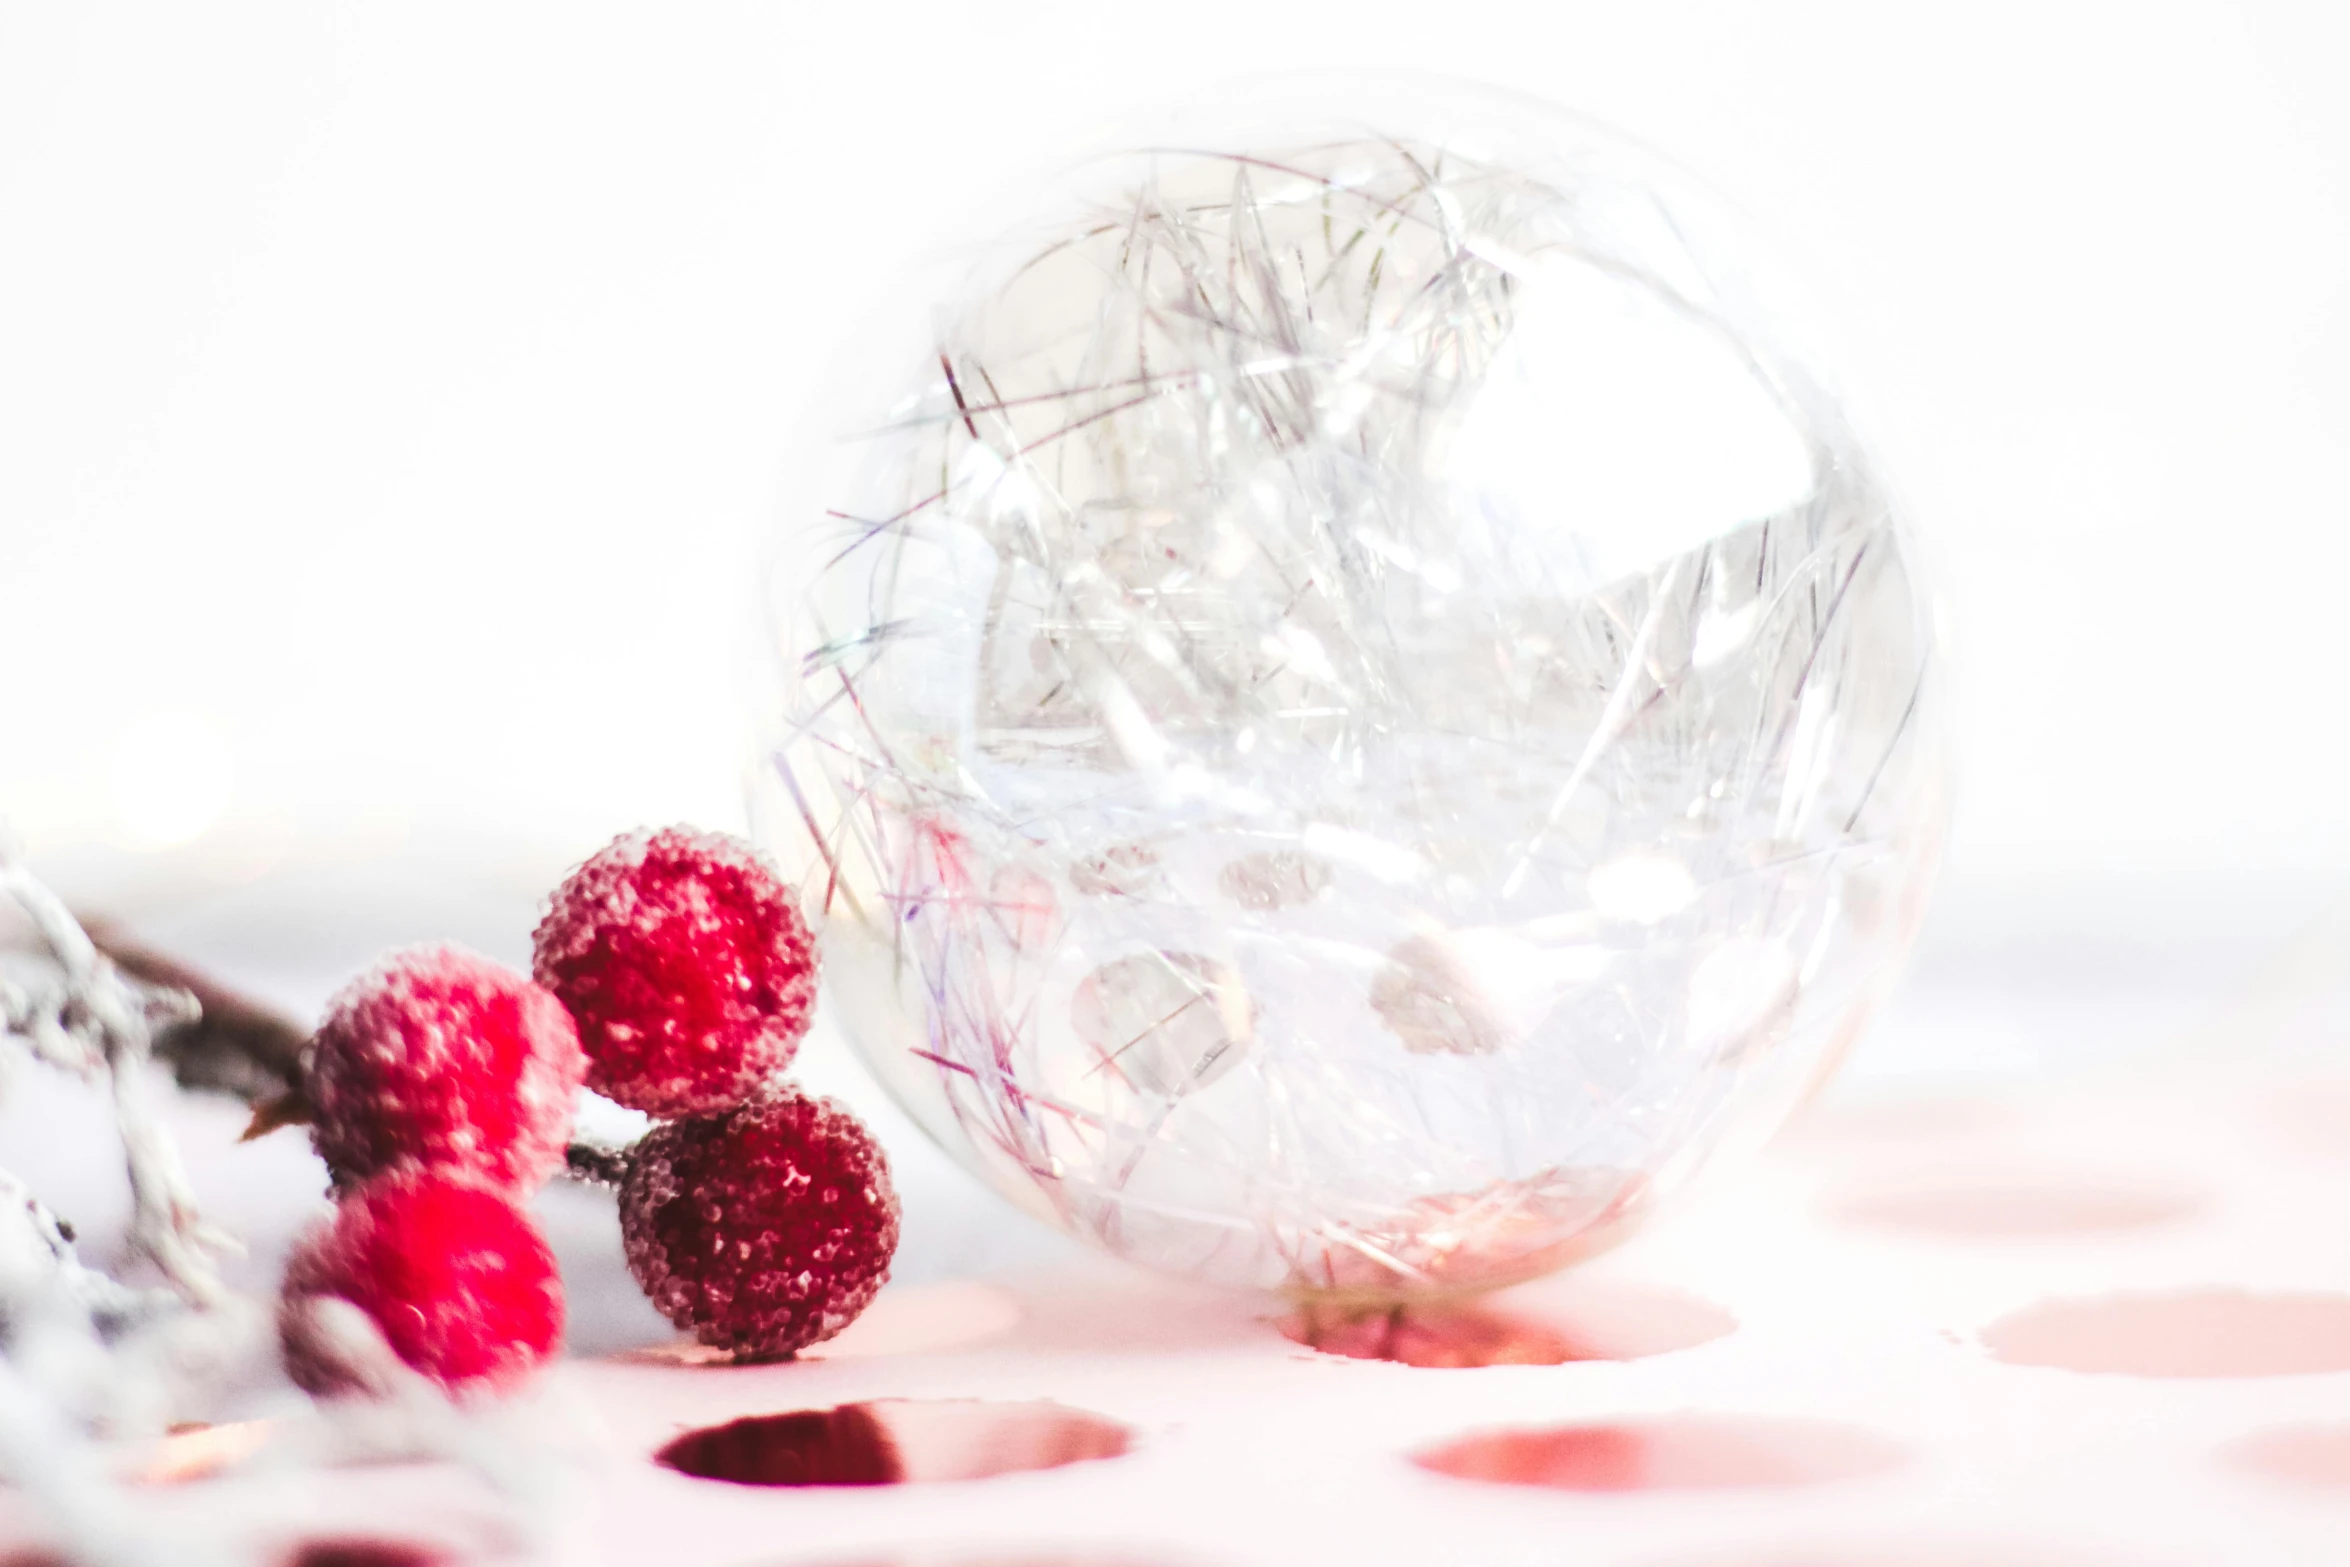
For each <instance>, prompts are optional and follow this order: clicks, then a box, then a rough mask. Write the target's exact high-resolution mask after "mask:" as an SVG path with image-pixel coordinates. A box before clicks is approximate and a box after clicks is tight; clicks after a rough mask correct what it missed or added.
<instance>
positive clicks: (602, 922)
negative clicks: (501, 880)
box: [534, 828, 816, 1116]
mask: <svg viewBox="0 0 2350 1567" xmlns="http://www.w3.org/2000/svg"><path fill="white" fill-rule="evenodd" d="M534 945H535V949H536V958H535V962H534V972H535V973H536V975H537V977H538V980H539V983H540V984H542V985H545V986H546V987H547V988H548V989H549V990H552V991H553V992H554V993H555V994H556V995H558V996H560V997H562V998H563V1004H564V1005H565V1006H567V1007H569V1008H570V1009H571V1014H572V1017H573V1018H574V1019H575V1020H577V1022H578V1024H579V1032H580V1040H581V1043H582V1044H583V1045H584V1046H585V1047H586V1049H587V1053H588V1058H589V1062H590V1066H589V1071H588V1084H589V1086H590V1087H592V1088H594V1089H595V1090H596V1091H597V1092H599V1093H602V1094H605V1095H607V1096H609V1097H610V1098H613V1099H616V1100H618V1101H619V1102H620V1103H622V1104H624V1105H629V1106H631V1107H633V1108H635V1109H638V1110H643V1111H646V1112H648V1113H650V1114H653V1115H663V1116H671V1115H690V1114H694V1113H697V1112H701V1111H708V1110H719V1109H723V1108H725V1107H727V1106H729V1105H734V1104H740V1103H741V1102H742V1101H743V1100H745V1099H747V1098H749V1097H750V1096H751V1095H752V1094H753V1093H755V1092H756V1091H757V1090H758V1088H759V1086H760V1085H761V1084H762V1083H765V1082H767V1081H768V1080H770V1079H772V1078H773V1077H775V1076H776V1075H777V1074H779V1073H780V1072H781V1071H782V1070H783V1068H784V1067H786V1066H787V1065H789V1064H790V1062H791V1058H792V1055H793V1053H794V1052H795V1051H796V1050H798V1048H799V1042H800V1036H801V1035H802V1034H804V1033H806V1032H807V1028H808V1015H809V1012H810V1009H811V1008H812V1007H813V1006H814V1004H815V997H816V947H815V941H814V938H813V937H812V936H811V935H810V934H809V932H808V926H807V922H806V921H805V920H803V919H801V917H800V911H799V907H798V904H797V903H796V902H795V901H794V899H793V896H792V893H791V892H790V890H789V889H787V888H786V887H785V886H783V884H782V883H781V882H780V881H779V880H778V879H777V878H776V876H775V874H774V872H773V871H772V870H771V869H770V868H769V866H768V865H767V862H766V861H765V860H764V859H762V858H761V857H760V855H759V854H758V852H757V851H756V850H754V849H752V848H751V847H750V846H749V845H747V844H744V843H742V842H740V841H739V840H737V839H733V838H729V837H726V836H724V835H722V834H718V833H695V832H691V831H689V830H687V829H684V828H666V829H663V830H661V831H658V832H646V833H633V834H630V835H629V836H627V837H623V838H621V839H619V840H617V841H615V842H614V843H612V844H611V845H610V846H609V847H607V848H605V849H603V850H602V851H601V852H599V853H598V854H596V855H595V856H594V857H593V858H592V859H590V860H589V861H588V862H587V863H586V864H584V865H582V866H581V867H580V868H579V869H578V870H576V871H574V872H573V873H572V874H571V876H570V878H569V879H568V880H566V881H565V882H564V883H563V885H562V886H560V887H558V888H557V889H556V890H555V895H554V897H553V899H552V900H551V904H550V906H549V908H548V910H547V915H546V918H545V919H543V920H542V921H540V923H539V928H538V932H537V935H536V937H535V938H534Z"/></svg>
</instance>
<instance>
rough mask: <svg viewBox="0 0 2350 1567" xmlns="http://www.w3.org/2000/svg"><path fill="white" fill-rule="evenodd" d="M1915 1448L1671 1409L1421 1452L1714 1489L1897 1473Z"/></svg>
mask: <svg viewBox="0 0 2350 1567" xmlns="http://www.w3.org/2000/svg"><path fill="white" fill-rule="evenodd" d="M1907 1456H1908V1455H1907V1454H1906V1453H1904V1452H1903V1450H1902V1449H1901V1448H1900V1447H1899V1446H1897V1445H1896V1444H1895V1443H1893V1442H1892V1441H1891V1440H1889V1439H1887V1438H1885V1437H1882V1436H1879V1435H1877V1434H1876V1433H1875V1432H1872V1431H1868V1430H1865V1429H1863V1428H1861V1427H1858V1426H1848V1425H1839V1424H1836V1423H1834V1422H1831V1421H1825V1420H1779V1419H1769V1418H1765V1417H1761V1416H1750V1415H1662V1416H1656V1417H1652V1418H1649V1419H1644V1420H1628V1421H1618V1422H1614V1423H1610V1424H1607V1425H1578V1426H1555V1427H1550V1428H1546V1429H1541V1430H1528V1431H1485V1432H1479V1433H1476V1434H1474V1435H1471V1436H1465V1437H1462V1438H1459V1439H1458V1440H1456V1441H1452V1442H1447V1443H1444V1444H1442V1445H1441V1446H1438V1447H1433V1448H1428V1449H1425V1450H1423V1451H1421V1452H1419V1453H1415V1454H1414V1455H1412V1462H1413V1463H1415V1464H1417V1465H1419V1466H1420V1467H1421V1468H1423V1469H1429V1470H1433V1471H1435V1472H1436V1473H1438V1474H1442V1475H1450V1476H1452V1477H1454V1478H1455V1479H1461V1480H1482V1481H1485V1482H1487V1483H1490V1484H1495V1485H1527V1486H1542V1487H1546V1488H1548V1489H1551V1490H1559V1491H1704V1490H1728V1489H1737V1488H1746V1487H1775V1486H1805V1485H1822V1484H1826V1483H1828V1482H1830V1481H1835V1480H1856V1479H1861V1478H1863V1477H1866V1476H1869V1475H1875V1474H1882V1473H1885V1472H1886V1471H1888V1470H1891V1469H1895V1468H1898V1467H1900V1466H1901V1464H1903V1463H1904V1462H1906V1461H1907Z"/></svg>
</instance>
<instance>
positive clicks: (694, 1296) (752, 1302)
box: [620, 1089, 898, 1355]
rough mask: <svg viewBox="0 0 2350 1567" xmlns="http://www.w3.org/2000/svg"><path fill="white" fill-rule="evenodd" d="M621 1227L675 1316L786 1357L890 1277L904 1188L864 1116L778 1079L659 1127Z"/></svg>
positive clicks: (707, 1332) (756, 1350)
mask: <svg viewBox="0 0 2350 1567" xmlns="http://www.w3.org/2000/svg"><path fill="white" fill-rule="evenodd" d="M620 1232H621V1239H622V1241H623V1243H624V1244H625V1245H626V1248H627V1252H628V1267H629V1271H630V1272H631V1273H633V1274H635V1275H636V1281H637V1283H638V1284H639V1285H640V1286H642V1288H643V1289H644V1292H645V1295H646V1297H647V1298H648V1299H650V1300H651V1301H652V1303H653V1305H654V1306H655V1307H656V1308H657V1309H658V1310H659V1311H660V1312H661V1314H662V1315H663V1316H665V1317H667V1318H668V1319H669V1320H670V1321H671V1322H673V1323H675V1324H677V1326H679V1327H681V1328H685V1329H687V1330H689V1331H691V1332H692V1333H693V1334H694V1336H695V1337H696V1338H699V1339H700V1340H701V1341H702V1342H703V1343H705V1344H709V1345H713V1346H716V1347H718V1348H721V1349H729V1350H734V1351H736V1352H738V1353H743V1354H751V1355H786V1354H790V1353H792V1352H793V1351H795V1350H800V1349H804V1348H806V1347H807V1346H808V1345H810V1344H814V1343H818V1342H820V1341H822V1340H824V1339H828V1338H830V1337H832V1336H833V1335H834V1334H835V1333H838V1332H839V1331H840V1330H841V1329H842V1328H845V1327H847V1326H848V1325H849V1323H851V1322H852V1321H854V1320H855V1319H856V1316H857V1314H858V1313H859V1312H861V1311H863V1310H864V1309H865V1307H866V1305H867V1304H868V1303H869V1302H870V1301H871V1300H872V1299H873V1296H874V1294H875V1292H876V1291H878V1290H879V1289H880V1288H881V1286H882V1283H883V1282H884V1281H885V1280H887V1279H888V1277H889V1260H890V1255H891V1253H892V1252H894V1251H895V1250H896V1249H897V1243H898V1200H897V1193H896V1192H895V1191H894V1190H893V1189H892V1188H891V1185H890V1179H889V1166H888V1164H887V1163H886V1162H885V1161H884V1160H883V1158H882V1154H881V1150H880V1148H879V1147H878V1146H876V1145H875V1143H874V1141H873V1138H872V1136H871V1134H869V1133H868V1132H867V1131H866V1130H865V1128H864V1126H863V1125H862V1124H860V1123H859V1122H858V1120H857V1118H856V1117H855V1116H853V1115H851V1114H850V1113H849V1112H848V1111H847V1110H846V1109H845V1108H843V1107H842V1106H841V1105H839V1104H837V1103H835V1102H834V1101H832V1100H829V1099H817V1098H811V1097H809V1096H807V1095H805V1094H801V1093H799V1092H797V1091H796V1090H791V1089H781V1090H776V1091H773V1092H770V1093H769V1094H767V1095H765V1096H763V1097H761V1098H759V1099H756V1100H753V1101H752V1102H751V1103H749V1104H746V1105H743V1106H741V1107H740V1108H738V1109H735V1110H731V1111H725V1112H721V1113H718V1114H715V1115H704V1116H695V1117H691V1118H689V1119H687V1120H683V1121H673V1122H670V1123H668V1124H667V1125H664V1126H658V1127H655V1128H654V1129H653V1131H652V1132H651V1134H650V1135H648V1136H647V1137H646V1138H645V1140H644V1141H643V1142H642V1143H639V1144H638V1145H637V1150H636V1156H635V1160H634V1163H633V1164H632V1166H631V1168H630V1170H629V1175H628V1179H627V1181H626V1182H625V1183H624V1184H623V1185H622V1187H621V1191H620Z"/></svg>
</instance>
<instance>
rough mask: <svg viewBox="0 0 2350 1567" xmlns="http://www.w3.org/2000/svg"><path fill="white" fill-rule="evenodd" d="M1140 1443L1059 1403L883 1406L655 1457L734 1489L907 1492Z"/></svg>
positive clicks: (704, 1432)
mask: <svg viewBox="0 0 2350 1567" xmlns="http://www.w3.org/2000/svg"><path fill="white" fill-rule="evenodd" d="M1131 1444H1132V1433H1130V1432H1129V1431H1128V1430H1127V1428H1126V1427H1125V1426H1122V1425H1120V1424H1118V1423H1117V1422H1116V1421H1114V1420H1107V1419H1104V1418H1103V1417H1102V1416H1100V1415H1093V1414H1088V1413H1086V1412H1085V1411H1083V1410H1078V1409H1068V1408H1064V1407H1063V1406H1062V1405H1059V1404H1053V1403H1045V1402H1037V1403H1003V1404H997V1403H984V1402H981V1401H980V1400H978V1399H939V1400H914V1399H878V1400H875V1401H873V1402H871V1403H863V1404H843V1405H841V1406H839V1407H838V1408H836V1409H800V1410H793V1411H790V1412H788V1413H784V1414H774V1415H750V1416H746V1417H745V1418H743V1419H740V1420H731V1421H728V1422H727V1423H726V1424H724V1425H716V1426H704V1427H702V1428H701V1429H699V1430H695V1431H688V1432H686V1433H685V1434H684V1435H683V1436H680V1437H678V1438H676V1439H675V1440H673V1441H671V1442H670V1443H669V1444H668V1445H666V1446H665V1447H663V1448H662V1449H661V1450H660V1451H659V1452H657V1453H655V1454H654V1455H653V1458H654V1461H655V1462H656V1463H659V1464H662V1465H665V1466H666V1467H668V1468H671V1469H675V1470H677V1471H678V1472H679V1473H681V1474H688V1475H692V1476H694V1477H695V1478H697V1479H702V1480H723V1481H726V1482H728V1483H730V1484H734V1485H778V1486H802V1485H900V1484H904V1483H907V1482H909V1481H925V1480H979V1479H984V1478H986V1477H988V1476H990V1475H1000V1474H1015V1473H1020V1472H1023V1471H1026V1470H1032V1469H1058V1468H1060V1467H1062V1466H1063V1465H1065V1464H1077V1463H1084V1462H1087V1461H1088V1460H1091V1459H1096V1458H1116V1457H1118V1456H1119V1455H1120V1454H1122V1453H1124V1452H1125V1451H1126V1450H1127V1448H1128V1447H1129V1446H1130V1445H1131Z"/></svg>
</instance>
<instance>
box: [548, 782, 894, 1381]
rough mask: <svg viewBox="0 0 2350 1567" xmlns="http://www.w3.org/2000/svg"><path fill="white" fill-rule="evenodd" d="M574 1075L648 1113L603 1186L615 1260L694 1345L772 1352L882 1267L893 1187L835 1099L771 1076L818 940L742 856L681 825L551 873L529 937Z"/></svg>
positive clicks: (827, 1333) (801, 1336)
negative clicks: (610, 1189) (571, 1048)
mask: <svg viewBox="0 0 2350 1567" xmlns="http://www.w3.org/2000/svg"><path fill="white" fill-rule="evenodd" d="M533 945H534V948H535V951H536V960H535V962H534V963H533V965H532V968H533V971H534V973H535V974H536V975H537V977H538V980H539V983H541V984H542V985H545V986H546V987H547V988H548V989H549V990H552V991H553V992H554V993H555V994H556V995H558V996H560V997H562V998H563V1002H564V1004H565V1005H566V1006H568V1007H569V1008H570V1009H571V1014H572V1016H573V1018H574V1019H576V1020H577V1022H578V1024H579V1031H580V1038H581V1040H582V1042H583V1043H584V1044H585V1046H586V1048H587V1054H588V1059H589V1062H590V1066H589V1069H588V1083H589V1085H590V1086H591V1087H593V1088H595V1089H596V1090H597V1091H598V1092H600V1093H603V1094H606V1095H608V1096H609V1097H611V1098H613V1099H616V1100H618V1101H619V1102H620V1103H622V1104H625V1105H629V1106H632V1107H634V1108H636V1109H639V1110H643V1111H645V1112H647V1113H648V1114H652V1115H656V1116H664V1117H676V1118H677V1119H673V1120H668V1121H665V1122H664V1124H662V1125H660V1126H657V1127H655V1128H654V1129H653V1131H652V1132H651V1133H650V1134H649V1135H648V1136H647V1137H646V1138H645V1139H644V1141H643V1142H641V1143H639V1144H638V1145H637V1147H636V1149H635V1150H634V1151H633V1153H632V1154H631V1156H630V1164H629V1170H628V1174H627V1176H626V1177H625V1179H624V1180H623V1181H622V1182H621V1188H620V1233H621V1239H622V1242H623V1243H624V1245H625V1246H626V1248H627V1253H628V1267H629V1271H630V1272H631V1273H632V1274H634V1275H635V1277H636V1281H637V1284H638V1285H639V1287H641V1288H642V1289H643V1290H644V1292H645V1294H646V1296H647V1297H648V1298H649V1299H650V1300H651V1301H652V1302H653V1304H654V1306H656V1307H657V1308H659V1310H660V1312H661V1314H662V1315H663V1316H665V1317H667V1318H668V1319H669V1320H670V1321H671V1322H673V1323H675V1324H676V1325H677V1326H679V1327H681V1328H685V1329H688V1330H690V1331H691V1332H692V1333H693V1334H694V1335H695V1336H696V1337H697V1338H699V1339H700V1340H701V1341H702V1342H703V1343H705V1344H710V1345H714V1346H716V1347H718V1348H722V1349H728V1350H733V1351H735V1352H737V1353H739V1354H745V1355H757V1356H780V1355H788V1354H791V1353H793V1352H794V1351H796V1350H800V1349H804V1348H806V1347H807V1346H808V1345H810V1344H814V1343H817V1342H819V1341H820V1340H823V1339H827V1338H830V1337H831V1336H832V1335H833V1334H835V1333H838V1332H839V1331H840V1330H841V1329H842V1328H844V1327H846V1326H848V1324H849V1323H850V1322H851V1321H852V1320H854V1319H855V1317H856V1315H857V1313H859V1312H860V1311H863V1310H864V1309H865V1306H866V1304H867V1302H869V1301H871V1300H872V1298H873V1296H874V1293H875V1292H876V1291H878V1290H879V1289H880V1288H881V1285H882V1283H883V1281H884V1280H886V1279H887V1278H888V1277H889V1259H890V1255H891V1253H892V1252H893V1251H895V1250H896V1248H897V1239H898V1205H897V1196H896V1194H895V1192H893V1191H892V1189H891V1187H890V1181H889V1168H888V1166H887V1164H886V1163H884V1161H883V1159H882V1156H881V1150H880V1149H879V1148H878V1147H877V1146H875V1144H874V1142H873V1139H872V1138H871V1136H870V1135H868V1134H867V1132H866V1131H865V1128H864V1127H863V1126H862V1125H860V1124H859V1123H858V1121H857V1119H856V1118H855V1117H854V1116H853V1115H851V1114H850V1113H849V1112H848V1111H847V1110H846V1109H844V1108H843V1107H841V1106H840V1105H838V1104H835V1103H833V1102H832V1101H830V1100H826V1099H814V1098H810V1097H809V1096H807V1095H806V1094H803V1093H800V1092H799V1091H798V1090H796V1089H793V1088H790V1087H788V1086H783V1085H780V1084H778V1083H777V1082H776V1078H777V1075H778V1074H779V1073H780V1072H781V1071H782V1070H783V1068H784V1067H786V1066H788V1065H789V1064H790V1062H791V1059H792V1056H793V1055H794V1054H795V1053H796V1052H797V1051H798V1049H799V1042H800V1036H801V1035H802V1034H804V1033H805V1032H806V1031H807V1027H808V1015H809V1011H810V1009H811V1008H812V1006H813V1005H814V1002H815V988H816V948H815V941H814V938H813V937H812V936H811V935H810V934H809V931H808V927H807V925H806V923H805V922H804V921H802V919H801V918H800V913H799V909H798V907H797V905H796V904H795V903H794V901H793V899H792V896H791V894H790V892H789V891H788V890H787V889H785V888H784V887H783V886H782V885H781V883H779V882H778V881H777V880H776V878H775V876H774V875H773V873H772V872H770V871H769V870H768V869H767V867H766V865H765V864H764V862H762V861H761V860H760V859H759V858H758V856H757V855H756V854H754V853H753V852H752V851H751V850H750V849H748V848H747V847H745V846H744V845H742V844H740V843H737V842H735V841H734V840H732V839H729V838H723V837H719V836H717V835H715V834H703V835H695V834H691V833H688V832H685V831H683V830H680V829H674V828H673V829H670V830H667V831H663V832H654V833H639V834H635V835H632V836H630V837H626V838H622V839H620V840H619V841H618V842H616V843H614V844H612V845H611V846H610V847H609V848H607V849H605V850H604V851H603V852H602V853H600V854H598V855H596V856H595V857H594V858H593V859H591V860H589V861H588V862H587V863H586V864H585V865H583V866H581V867H580V868H579V869H578V870H577V871H575V872H573V873H572V875H571V877H570V879H569V880H567V881H566V882H564V884H563V885H562V886H561V887H559V888H557V889H556V892H555V896H554V899H553V902H552V905H551V907H550V908H549V909H548V911H547V917H546V918H545V919H544V920H543V921H541V922H540V924H539V928H538V931H537V934H536V936H535V937H534V938H533Z"/></svg>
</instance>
